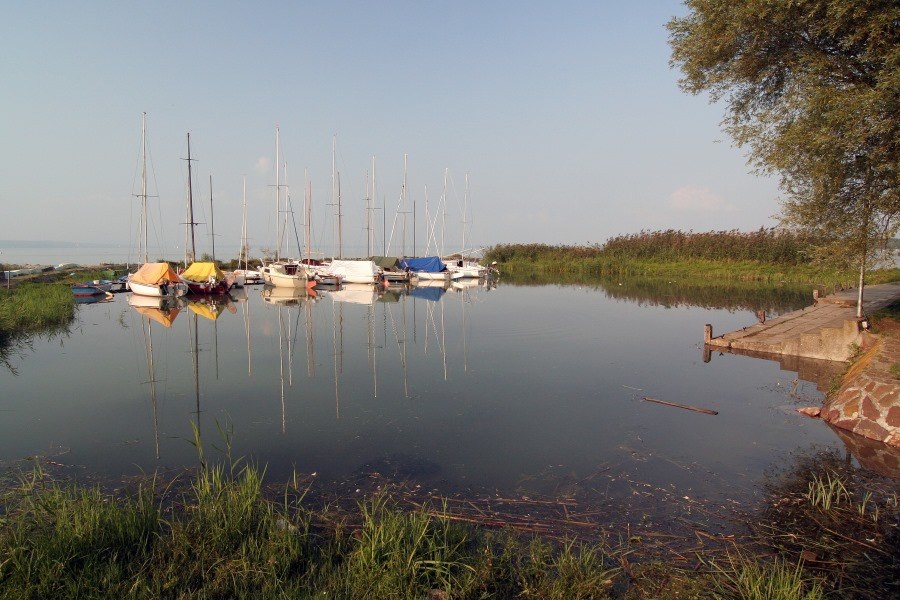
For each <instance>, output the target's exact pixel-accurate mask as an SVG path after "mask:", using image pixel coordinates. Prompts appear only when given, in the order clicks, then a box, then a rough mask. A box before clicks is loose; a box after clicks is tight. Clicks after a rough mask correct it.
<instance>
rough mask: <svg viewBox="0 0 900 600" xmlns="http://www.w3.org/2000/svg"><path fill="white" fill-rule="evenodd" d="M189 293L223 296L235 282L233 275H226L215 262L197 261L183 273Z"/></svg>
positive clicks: (183, 279)
mask: <svg viewBox="0 0 900 600" xmlns="http://www.w3.org/2000/svg"><path fill="white" fill-rule="evenodd" d="M181 280H182V281H183V282H184V283H185V285H187V287H188V293H191V294H207V295H216V296H221V295H223V294H227V293H228V290H230V289H231V286H232V285H233V284H234V279H233V277H229V276H226V275H225V273H223V272H222V270H221V269H219V267H218V266H217V265H216V263H213V262H195V263H191V266H190V267H188V268H187V269H185V271H184V272H183V273H182V274H181Z"/></svg>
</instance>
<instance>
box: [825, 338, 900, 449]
mask: <svg viewBox="0 0 900 600" xmlns="http://www.w3.org/2000/svg"><path fill="white" fill-rule="evenodd" d="M896 364H900V339H897V338H879V339H877V340H876V341H875V343H874V345H873V346H872V347H871V348H870V349H869V350H867V351H866V353H865V354H864V355H863V356H862V357H861V358H860V359H859V360H858V361H856V363H854V364H853V366H852V367H851V368H850V369H849V370H848V371H847V373H846V374H845V375H844V378H843V380H842V383H841V387H840V389H839V390H838V391H837V393H835V394H832V395H831V396H830V397H829V398H828V399H827V400H826V401H825V405H824V406H823V408H822V411H821V417H822V418H823V419H825V420H826V421H828V422H829V423H831V424H832V425H834V426H835V427H839V428H841V429H846V430H848V431H852V432H853V433H856V434H858V435H861V436H864V437H867V438H869V439H873V440H877V441H879V442H884V443H885V444H888V445H891V446H895V447H900V379H897V378H896V377H895V376H894V374H893V373H891V366H892V365H896Z"/></svg>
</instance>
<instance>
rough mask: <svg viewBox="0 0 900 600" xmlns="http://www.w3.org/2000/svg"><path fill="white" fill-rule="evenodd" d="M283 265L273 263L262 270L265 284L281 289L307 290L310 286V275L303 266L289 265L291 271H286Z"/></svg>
mask: <svg viewBox="0 0 900 600" xmlns="http://www.w3.org/2000/svg"><path fill="white" fill-rule="evenodd" d="M285 266H286V265H285V264H283V263H273V264H270V265H266V266H265V267H263V268H262V278H263V283H266V284H268V285H271V286H274V287H280V288H293V289H306V287H307V285H308V284H309V274H308V273H307V271H306V267H304V266H303V265H293V264H292V265H287V266H288V267H290V271H293V272H289V270H287V269H285Z"/></svg>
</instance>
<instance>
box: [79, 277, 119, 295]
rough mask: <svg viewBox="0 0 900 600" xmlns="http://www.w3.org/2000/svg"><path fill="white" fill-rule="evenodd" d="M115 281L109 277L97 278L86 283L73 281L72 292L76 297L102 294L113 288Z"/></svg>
mask: <svg viewBox="0 0 900 600" xmlns="http://www.w3.org/2000/svg"><path fill="white" fill-rule="evenodd" d="M112 285H113V282H112V281H110V280H108V279H95V280H93V281H87V282H84V283H73V284H72V293H73V294H74V295H75V297H76V298H81V297H88V296H102V295H105V294H106V293H108V292H109V291H110V290H111V289H112Z"/></svg>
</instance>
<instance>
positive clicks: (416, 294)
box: [409, 286, 444, 302]
mask: <svg viewBox="0 0 900 600" xmlns="http://www.w3.org/2000/svg"><path fill="white" fill-rule="evenodd" d="M409 295H410V296H412V297H413V298H421V299H422V300H429V301H431V302H437V301H438V300H440V299H441V296H443V295H444V288H442V287H437V286H435V287H414V288H413V289H411V290H409Z"/></svg>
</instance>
